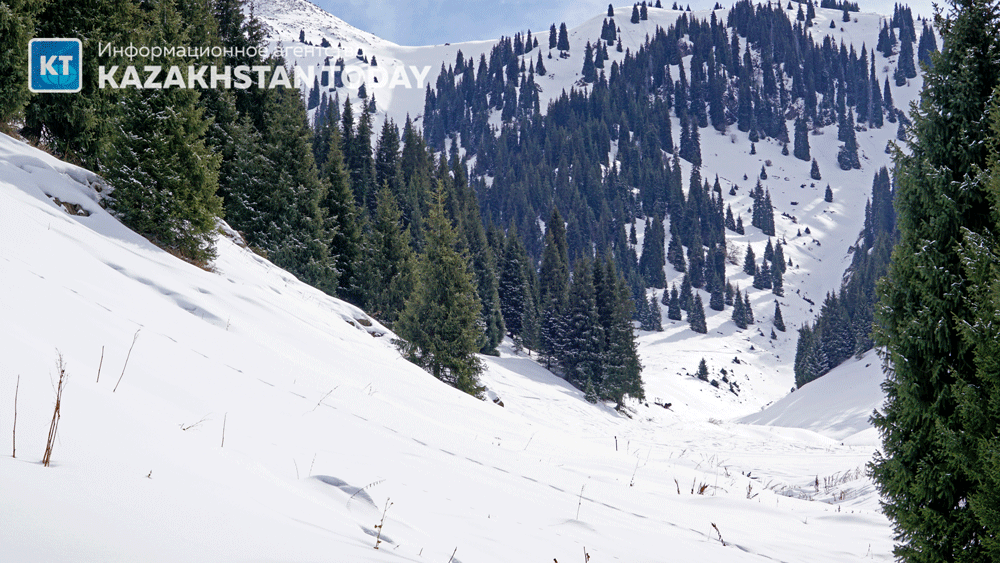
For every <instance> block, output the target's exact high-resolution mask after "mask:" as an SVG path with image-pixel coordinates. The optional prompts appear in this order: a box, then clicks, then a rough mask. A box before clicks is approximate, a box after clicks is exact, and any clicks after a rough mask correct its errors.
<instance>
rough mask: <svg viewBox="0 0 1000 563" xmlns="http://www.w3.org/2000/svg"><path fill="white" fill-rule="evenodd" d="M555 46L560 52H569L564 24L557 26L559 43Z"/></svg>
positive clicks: (567, 36) (567, 34) (567, 35)
mask: <svg viewBox="0 0 1000 563" xmlns="http://www.w3.org/2000/svg"><path fill="white" fill-rule="evenodd" d="M557 46H558V47H559V50H560V51H563V52H569V32H568V31H567V30H566V22H563V23H561V24H559V43H558V44H557Z"/></svg>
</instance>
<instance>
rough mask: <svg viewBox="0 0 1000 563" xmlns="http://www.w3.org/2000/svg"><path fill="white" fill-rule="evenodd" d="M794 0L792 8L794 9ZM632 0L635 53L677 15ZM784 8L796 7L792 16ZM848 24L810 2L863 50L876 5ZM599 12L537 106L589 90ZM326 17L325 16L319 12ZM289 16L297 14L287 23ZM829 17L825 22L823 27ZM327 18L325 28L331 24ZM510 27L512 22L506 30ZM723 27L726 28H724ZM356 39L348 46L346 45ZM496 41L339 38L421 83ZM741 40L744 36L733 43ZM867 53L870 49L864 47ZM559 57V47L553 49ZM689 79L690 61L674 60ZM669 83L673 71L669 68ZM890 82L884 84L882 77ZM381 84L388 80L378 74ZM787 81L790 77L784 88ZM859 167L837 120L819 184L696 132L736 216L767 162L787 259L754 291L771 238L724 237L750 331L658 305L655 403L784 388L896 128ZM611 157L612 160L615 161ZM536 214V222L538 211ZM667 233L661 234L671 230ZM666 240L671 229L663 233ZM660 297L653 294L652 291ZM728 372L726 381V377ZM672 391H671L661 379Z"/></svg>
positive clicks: (672, 276) (875, 141)
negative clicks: (695, 320) (683, 316)
mask: <svg viewBox="0 0 1000 563" xmlns="http://www.w3.org/2000/svg"><path fill="white" fill-rule="evenodd" d="M300 2H301V6H299V4H293V3H282V4H274V5H273V6H271V7H270V8H269V9H268V10H262V11H261V14H262V17H263V18H264V19H265V21H266V22H269V25H270V27H271V28H272V29H274V30H275V32H274V34H272V36H271V40H272V41H275V42H277V41H281V42H282V43H283V44H285V45H286V46H287V45H290V44H296V42H297V39H298V31H299V29H298V27H297V26H300V25H301V26H305V24H306V20H305V19H302V18H299V19H296V18H293V16H292V14H295V13H298V11H299V10H301V13H303V14H305V13H310V14H311V13H313V12H314V11H315V8H314V7H312V8H310V7H309V6H311V5H309V4H308V2H305V0H300ZM797 6H798V5H797V4H794V5H793V7H797ZM630 13H631V7H630V6H624V7H619V8H616V9H615V21H616V22H617V25H618V28H619V29H620V30H621V31H620V33H619V37H620V38H621V42H622V45H623V47H624V50H625V51H632V52H635V51H636V50H638V49H639V48H640V46H642V45H643V43H644V42H645V41H646V40H647V38H648V37H650V36H652V35H653V34H655V32H656V29H657V27H663V28H665V27H667V26H669V25H671V24H673V23H674V22H675V21H676V20H677V18H678V17H680V16H681V15H682V14H683V13H684V12H677V11H672V10H666V9H650V10H649V19H648V20H646V21H640V22H639V23H637V24H632V23H629V16H630ZM714 14H715V16H716V18H717V19H718V20H719V21H720V22H725V21H726V17H727V14H728V10H716V11H715V12H714ZM789 14H793V15H792V17H793V18H794V12H789ZM711 15H712V12H709V11H702V12H691V13H688V17H691V18H697V19H703V20H707V19H709V18H710V17H711ZM852 16H853V20H852V21H851V22H846V23H845V22H842V21H841V18H842V12H840V11H836V10H827V9H817V10H816V18H815V25H814V26H813V27H811V28H810V29H809V33H810V34H811V35H812V37H813V38H814V39H815V40H816V41H817V43H820V42H822V40H823V38H824V37H825V36H827V35H829V36H831V38H832V39H833V40H834V42H835V44H838V45H839V44H840V43H841V42H843V43H844V44H845V45H847V46H849V47H850V46H853V47H854V48H855V49H859V50H860V49H861V47H862V46H866V47H872V46H874V45H875V44H876V43H877V37H878V33H879V29H880V27H881V25H882V24H883V22H884V20H885V17H884V16H882V15H879V14H875V13H854V14H852ZM321 17H322V18H327V19H329V20H330V21H331V22H339V23H336V26H334V24H332V23H331V24H326V23H322V24H316V25H313V26H311V27H304V28H305V29H306V30H307V31H306V35H307V38H312V39H308V40H310V41H312V42H314V43H315V42H316V41H317V36H323V35H324V33H326V31H324V30H330V29H335V30H336V31H335V32H333V31H331V32H330V33H335V34H337V36H338V37H345V38H351V37H355V36H358V37H361V34H362V32H357V33H355V32H353V31H345V30H348V29H349V26H346V24H344V23H343V22H340V20H336V18H334V17H333V16H329V15H317V16H316V18H321ZM605 19H606V16H605V15H599V16H596V17H594V18H592V19H590V20H588V21H587V22H585V23H583V24H582V25H580V26H578V27H576V28H574V29H571V30H569V40H570V44H571V48H570V50H569V57H568V58H561V57H559V56H553V57H552V58H547V57H546V58H544V62H545V65H546V69H547V71H548V72H547V74H546V75H545V76H539V77H537V84H538V85H539V87H540V105H541V108H542V111H543V112H544V111H545V108H546V106H547V105H548V103H549V102H550V101H551V100H553V99H554V98H556V97H557V96H559V95H560V94H561V93H562V92H564V91H568V90H569V89H571V88H577V89H580V88H583V89H586V88H588V86H587V85H585V84H584V83H583V82H582V81H581V80H580V73H581V65H582V63H581V61H582V53H583V51H584V45H585V44H586V43H587V42H588V41H592V42H596V41H597V40H598V38H599V36H600V35H599V34H600V31H601V27H602V23H603V21H604V20H605ZM320 21H325V20H320ZM286 22H295V24H288V23H286ZM831 22H833V23H834V27H833V28H830V26H829V24H830V23H831ZM331 26H334V27H331ZM546 26H547V24H546V22H539V26H538V28H539V29H540V30H542V31H543V33H540V34H537V35H536V37H538V38H539V41H540V50H541V52H542V53H543V57H544V56H545V55H546V54H548V53H551V51H549V50H548V49H547V48H546V47H547V39H548V38H547V33H544V31H545V29H546ZM512 31H513V30H512ZM730 31H731V30H730ZM352 41H353V42H352ZM494 44H495V43H494V42H477V43H463V44H453V45H443V46H442V45H438V46H426V47H399V46H395V45H391V44H387V43H379V42H376V41H367V42H366V40H362V39H357V40H353V39H348V40H347V42H345V43H343V51H344V53H345V59H347V61H348V63H349V64H353V65H360V67H361V68H365V69H368V70H370V67H368V66H367V65H365V64H364V63H363V62H361V61H359V60H357V59H356V58H355V57H354V53H356V51H357V49H359V48H360V49H362V50H363V51H364V53H365V56H367V57H373V56H377V59H378V68H380V69H383V70H385V71H386V72H387V73H388V75H389V76H392V75H393V73H394V72H396V71H397V70H400V69H402V70H401V71H405V72H409V71H408V70H406V69H408V67H410V66H413V67H418V68H422V67H428V68H429V70H428V74H427V77H426V79H425V80H424V83H425V84H431V85H433V84H435V82H436V80H437V76H438V74H439V73H440V70H441V69H442V68H443V66H442V65H444V66H448V65H452V64H454V63H455V58H456V55H457V53H458V52H459V51H461V52H462V55H463V56H464V58H465V59H469V58H472V59H473V60H474V61H477V60H478V59H479V54H480V53H487V52H488V51H489V49H491V48H492V47H493V45H494ZM741 44H742V45H744V46H745V45H746V43H745V39H744V40H743V41H742V42H741ZM608 51H609V55H610V60H609V61H607V62H606V63H605V64H606V65H611V64H612V63H613V62H621V61H622V60H623V58H624V56H625V53H624V52H616V50H615V49H608ZM873 53H874V51H873ZM556 54H557V55H558V52H556ZM537 56H538V54H537V53H536V52H535V50H533V51H531V52H530V53H528V54H526V55H524V56H523V57H522V59H523V60H524V62H525V63H530V62H532V61H533V60H534V59H535V58H536V57H537ZM873 56H876V57H877V58H876V67H875V68H876V74H877V76H878V80H879V81H880V83H881V82H883V81H884V80H885V79H886V77H891V76H892V74H893V71H894V69H895V66H896V64H897V60H896V59H897V56H893V57H891V58H888V59H886V58H884V57H882V56H881V55H873ZM683 61H684V64H685V65H686V68H687V69H688V74H689V75H690V61H691V57H690V56H687V57H684V58H683ZM321 62H322V60H321V59H320V58H308V57H306V58H303V59H299V63H300V64H311V65H315V64H319V63H321ZM669 69H670V70H671V72H672V73H674V74H673V76H672V78H673V79H674V80H677V79H678V78H679V77H678V74H677V73H678V67H676V66H671V67H669ZM890 81H891V80H890ZM382 82H383V83H385V80H384V78H383V80H382ZM921 84H922V80H921V78H920V77H918V78H916V79H913V80H910V81H908V82H907V84H906V85H904V86H902V87H895V88H894V89H893V96H894V101H895V105H896V107H898V108H907V107H908V106H909V103H910V102H911V101H912V100H914V99H916V96H917V94H918V92H919V89H920V87H921ZM367 86H368V91H369V92H373V93H374V95H375V99H376V101H377V103H376V105H377V108H378V113H377V118H379V119H385V118H392V119H394V120H395V121H396V122H397V123H401V122H402V121H403V120H404V119H405V118H406V116H407V115H409V116H411V117H415V118H416V124H417V125H418V126H420V124H421V121H420V116H421V113H422V111H423V101H424V93H423V91H422V89H420V88H416V83H415V82H414V83H413V86H414V88H410V89H408V88H405V87H395V88H388V87H386V88H379V87H373V85H372V84H371V83H368V84H367ZM789 86H790V84H789ZM329 92H330V93H331V96H332V95H333V94H334V93H336V94H337V95H339V99H340V100H345V99H346V98H347V96H351V98H352V99H355V98H356V90H352V89H350V88H347V87H344V88H339V89H333V88H331V89H329ZM499 113H500V112H499V111H494V112H493V117H492V119H491V123H495V124H496V123H499V118H500V116H499ZM671 120H672V130H673V131H674V136H675V137H676V135H677V134H678V133H677V132H678V131H680V128H681V127H680V121H679V119H678V118H677V117H671ZM787 128H788V130H789V131H793V130H794V120H792V119H790V120H788V121H787ZM857 139H858V145H859V155H860V159H861V169H860V170H849V171H843V170H841V169H840V167H839V166H838V163H837V154H838V150H839V146H840V142H839V141H838V140H837V130H836V125H833V126H827V127H824V128H821V129H819V130H817V131H815V132H813V133H811V134H810V135H809V142H810V145H811V156H812V157H813V158H815V159H816V161H817V163H818V165H819V169H820V172H821V174H822V179H821V180H813V179H811V178H810V162H808V161H806V162H803V161H801V160H797V159H795V158H794V157H793V156H791V155H787V156H783V155H782V154H781V149H782V147H781V145H780V144H778V143H777V142H776V141H773V140H764V141H761V142H759V143H757V146H756V154H750V145H751V143H750V141H749V139H748V135H747V133H743V132H740V131H738V130H737V129H736V127H735V126H731V127H730V128H729V129H728V130H727V131H726V132H725V133H724V134H720V133H717V132H716V131H714V130H713V129H711V128H707V129H702V138H701V152H702V157H703V164H702V166H701V169H700V174H701V177H702V178H704V179H706V180H708V181H710V182H711V181H712V179H713V178H715V177H716V176H718V177H719V179H720V183H721V185H722V190H723V193H727V194H728V193H729V192H730V190H731V189H734V188H735V195H731V196H730V195H727V196H725V197H724V202H725V204H726V205H728V206H731V207H732V209H733V213H734V214H742V216H743V219H744V220H745V221H746V222H747V223H749V216H750V207H751V198H750V197H749V195H750V194H749V192H750V188H752V187H753V185H754V182H755V181H756V179H757V176H758V174H759V173H760V170H761V169H762V168H764V169H766V171H767V174H768V179H767V180H765V181H763V185H764V187H765V188H767V189H768V190H770V194H771V198H772V201H773V204H774V215H775V223H776V235H777V236H776V238H777V239H778V240H781V241H784V242H785V243H787V246H785V247H784V252H785V258H786V259H791V262H792V264H793V265H792V266H791V267H790V268H789V269H788V271H787V272H786V274H785V279H784V291H785V294H784V296H783V297H776V296H774V295H772V294H771V292H770V291H768V290H755V289H753V288H752V287H751V283H752V279H751V276H748V275H746V274H744V273H743V271H742V268H741V266H742V260H743V256H744V254H745V252H746V247H747V245H748V244H750V245H752V246H753V247H754V250H755V252H756V254H757V256H758V260H759V257H760V255H761V254H762V252H763V248H764V246H765V244H766V243H767V240H768V237H767V236H766V235H764V234H763V233H761V232H760V230H759V229H756V228H751V227H749V226H747V228H746V234H745V235H736V234H735V233H732V232H728V233H727V243H728V251H727V253H728V255H729V256H730V257H731V259H732V262H731V263H730V264H729V265H727V269H726V275H727V277H728V278H729V280H730V281H731V282H732V283H733V284H734V285H735V284H739V286H740V288H741V289H743V290H748V291H749V296H750V300H751V302H752V304H753V306H754V312H755V316H756V320H757V324H756V325H754V326H751V327H750V329H749V330H746V331H741V330H738V329H737V328H736V326H735V325H734V324H733V323H732V321H731V320H730V315H731V310H730V308H728V307H727V308H726V310H724V311H720V312H716V311H711V310H706V313H707V315H708V328H709V332H708V334H707V335H698V334H695V333H694V332H692V331H690V330H689V329H688V328H687V323H686V322H677V321H669V320H668V319H666V315H665V313H666V311H665V309H666V308H665V307H664V311H663V312H664V317H663V322H664V325H665V331H664V332H663V333H655V334H647V335H644V336H643V337H642V338H641V340H640V352H641V354H642V357H643V362H644V365H645V367H646V369H645V371H644V379H645V381H646V383H647V388H648V390H649V393H648V394H649V395H650V396H653V397H658V398H660V399H661V400H662V401H664V402H675V403H677V404H679V405H682V408H684V406H687V407H690V408H691V409H692V410H693V411H695V412H701V413H703V415H704V416H735V415H743V414H747V413H750V412H753V411H756V410H757V409H759V408H760V407H761V406H763V405H764V404H767V403H769V402H771V401H773V400H775V399H777V398H778V397H780V396H782V395H784V394H785V393H787V392H788V390H789V389H790V388H791V387H792V386H793V384H794V377H793V373H792V362H793V359H794V356H795V342H796V336H797V333H796V330H797V328H798V327H800V326H802V324H803V323H806V322H810V321H812V320H813V319H814V318H815V316H816V314H817V313H818V312H819V306H820V305H821V304H822V302H823V299H824V296H825V295H826V294H827V292H830V291H835V290H836V289H837V288H838V287H839V285H840V283H841V278H842V276H843V274H844V271H845V269H846V268H847V266H848V265H849V264H850V259H851V252H853V246H854V245H855V244H856V242H857V240H858V234H859V232H860V231H861V229H862V226H863V222H864V213H863V210H864V202H865V201H866V199H867V198H868V197H869V194H870V191H871V185H872V180H873V177H874V175H875V173H876V171H877V170H878V169H879V168H881V167H882V166H888V165H889V164H890V160H889V155H888V154H887V151H886V147H887V144H888V143H889V142H890V141H894V140H895V139H896V125H895V124H890V123H886V124H885V125H884V126H883V127H882V128H880V129H870V130H868V129H866V128H864V127H859V128H858V131H857ZM614 156H615V155H614V154H612V157H613V158H614ZM681 165H682V171H683V172H682V176H683V178H684V185H685V189H687V178H688V177H689V175H690V169H691V165H690V164H689V163H688V162H687V161H682V162H681ZM827 185H829V186H830V188H831V190H832V192H833V201H832V202H826V201H824V190H825V188H826V186H827ZM543 219H544V218H543ZM635 226H636V228H637V230H638V234H639V240H638V244H637V245H636V250H637V252H638V251H639V250H640V249H641V247H642V230H643V224H642V221H641V220H640V221H637V223H636V225H635ZM665 230H666V231H667V232H668V233H669V227H666V228H665ZM668 239H669V237H668ZM666 274H667V285H668V287H669V286H670V285H672V284H675V283H676V284H677V285H680V281H681V277H682V275H681V274H680V273H678V272H675V271H674V270H673V269H672V268H671V266H670V265H669V264H668V265H667V266H666ZM654 294H655V296H656V297H657V298H658V299H659V297H660V296H661V295H662V291H656V292H653V291H652V290H650V292H649V295H650V296H653V295H654ZM702 298H703V300H704V302H705V303H707V302H708V293H705V292H703V293H702ZM775 302H778V303H780V306H781V310H782V313H783V317H784V322H785V325H786V326H787V327H788V330H787V331H786V332H780V331H777V332H776V338H774V339H772V338H770V335H771V322H772V316H773V312H774V303H775ZM701 358H705V360H706V361H707V363H708V365H709V367H710V369H711V371H712V372H713V373H714V374H716V375H715V376H714V377H715V378H719V377H721V375H722V373H721V371H720V370H721V369H727V370H728V371H729V372H731V373H732V374H734V375H733V376H732V379H734V381H736V382H737V384H738V388H739V394H738V395H737V394H734V393H732V392H731V391H729V390H728V389H727V387H728V385H722V386H721V388H714V387H710V386H709V385H708V384H705V383H702V382H698V381H696V380H694V379H693V378H691V377H689V376H688V375H686V374H691V373H693V372H694V371H695V369H696V367H697V365H698V362H699V361H700V359H701ZM678 377H680V378H681V380H683V381H684V383H683V384H682V388H685V389H687V390H686V391H684V392H682V393H681V394H679V395H673V396H672V395H671V394H670V393H668V392H667V391H666V390H665V389H664V385H665V383H664V380H665V378H678ZM727 379H730V377H729V376H727ZM670 388H671V389H673V390H674V391H676V388H674V387H672V386H670Z"/></svg>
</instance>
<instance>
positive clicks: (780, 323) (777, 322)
mask: <svg viewBox="0 0 1000 563" xmlns="http://www.w3.org/2000/svg"><path fill="white" fill-rule="evenodd" d="M773 324H774V328H776V329H778V330H780V331H781V332H785V320H784V319H783V318H781V305H780V304H779V303H778V302H777V301H775V302H774V322H773Z"/></svg>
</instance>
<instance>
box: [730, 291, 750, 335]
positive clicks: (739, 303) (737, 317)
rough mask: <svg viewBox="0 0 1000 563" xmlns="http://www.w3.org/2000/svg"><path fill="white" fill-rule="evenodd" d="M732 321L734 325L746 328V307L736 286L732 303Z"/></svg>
mask: <svg viewBox="0 0 1000 563" xmlns="http://www.w3.org/2000/svg"><path fill="white" fill-rule="evenodd" d="M733 323H735V324H736V327H737V328H739V329H741V330H745V329H746V328H747V309H746V303H745V302H744V301H743V299H741V298H740V288H739V286H737V287H736V298H735V299H734V304H733Z"/></svg>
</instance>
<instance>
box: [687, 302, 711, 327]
mask: <svg viewBox="0 0 1000 563" xmlns="http://www.w3.org/2000/svg"><path fill="white" fill-rule="evenodd" d="M688 324H690V325H691V330H693V331H695V332H697V333H698V334H706V333H707V332H708V325H707V324H706V322H705V306H704V305H703V304H702V302H701V292H700V291H699V292H698V293H696V294H695V296H694V303H693V304H692V305H691V310H690V311H688Z"/></svg>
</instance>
